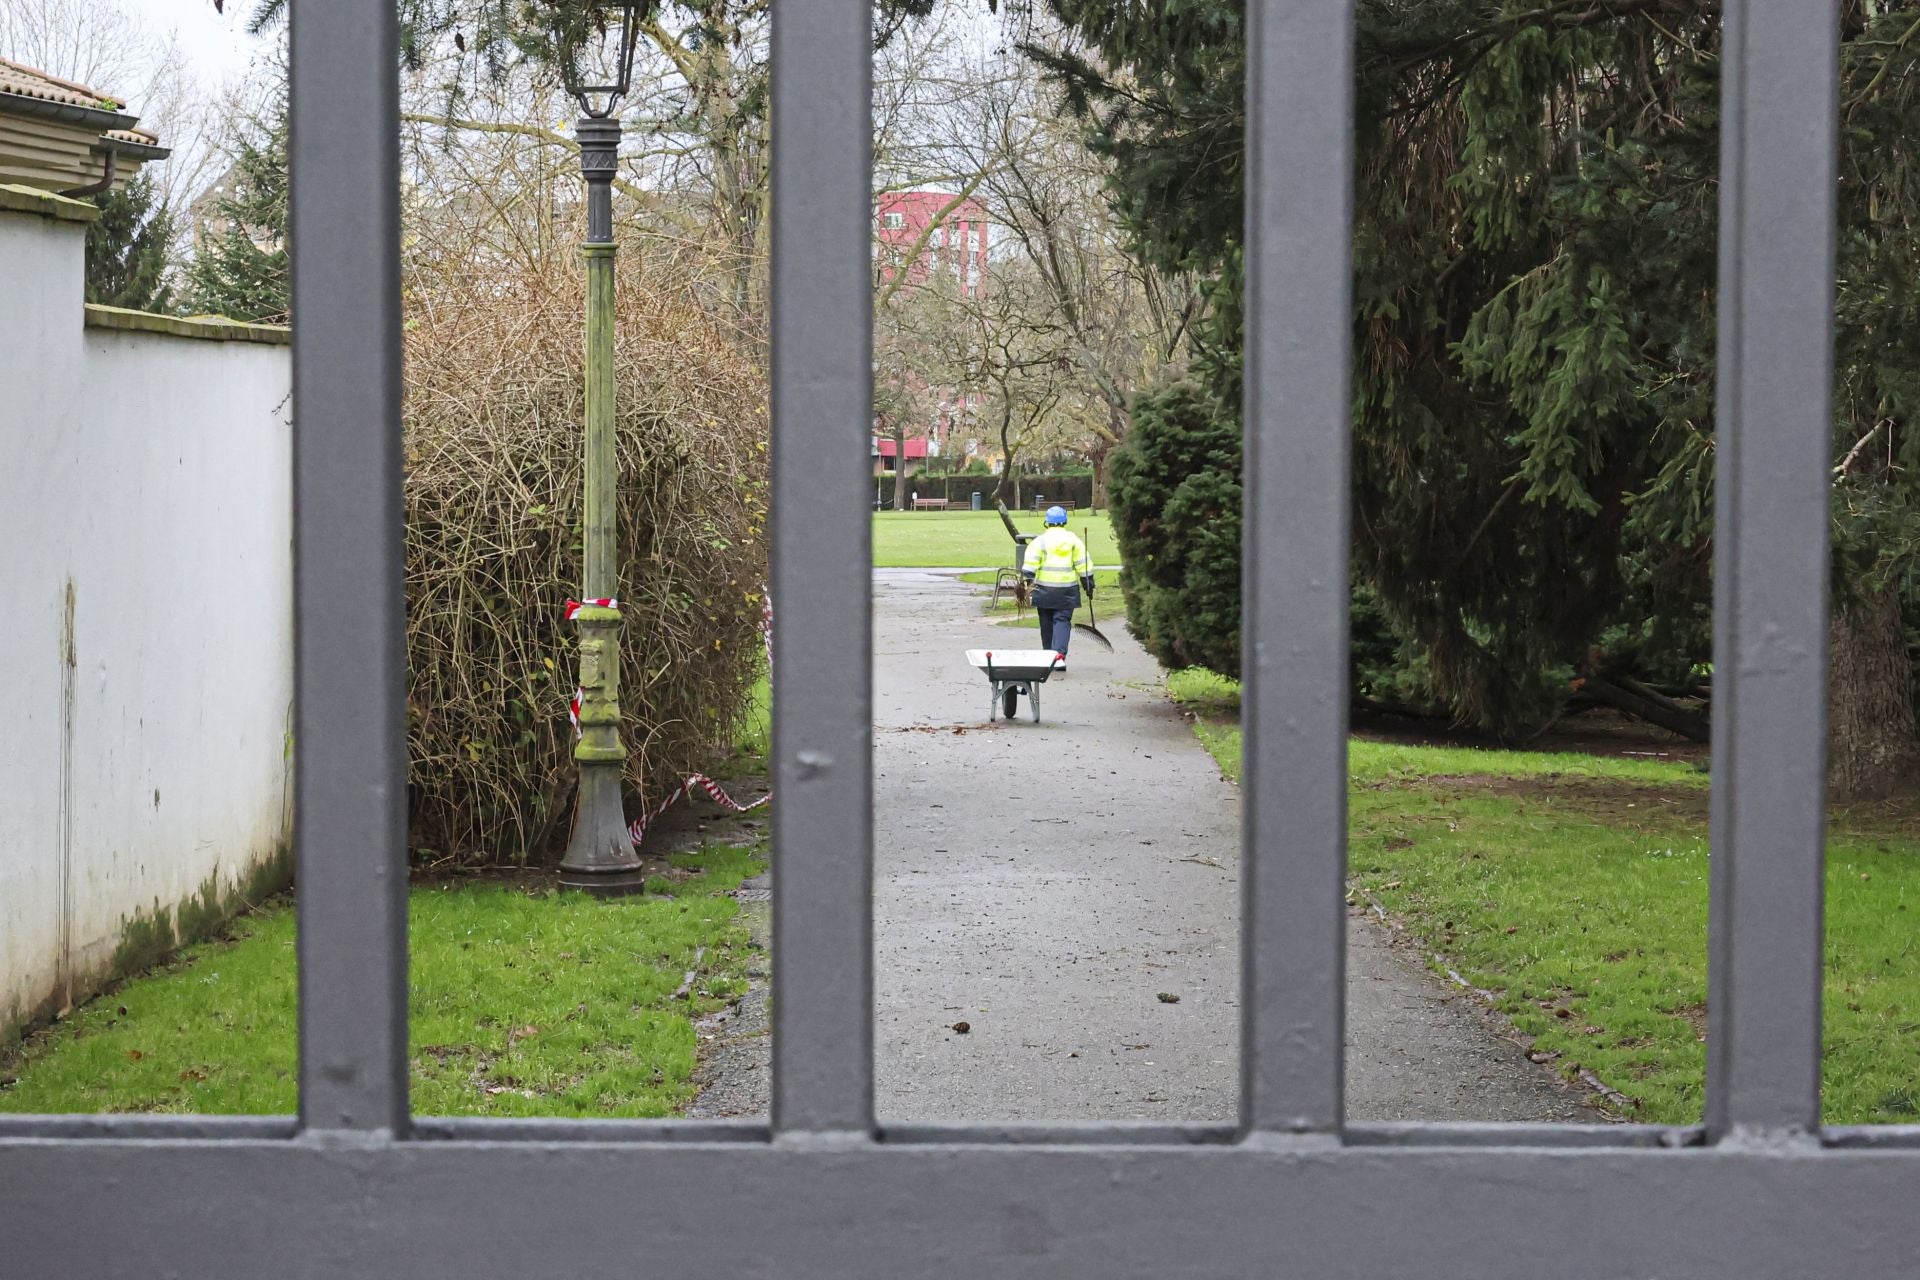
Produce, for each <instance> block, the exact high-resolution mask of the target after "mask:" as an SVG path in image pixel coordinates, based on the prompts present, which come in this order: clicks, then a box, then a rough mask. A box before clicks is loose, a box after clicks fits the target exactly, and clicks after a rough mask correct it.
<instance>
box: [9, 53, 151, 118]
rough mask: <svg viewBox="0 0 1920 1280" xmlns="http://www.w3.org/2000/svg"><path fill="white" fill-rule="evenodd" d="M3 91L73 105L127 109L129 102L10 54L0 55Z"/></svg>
mask: <svg viewBox="0 0 1920 1280" xmlns="http://www.w3.org/2000/svg"><path fill="white" fill-rule="evenodd" d="M0 93H11V94H17V95H19V96H20V97H24V98H41V99H43V100H45V101H47V102H59V103H63V104H65V105H67V106H70V107H93V108H96V109H102V108H104V109H106V110H111V111H124V110H126V103H124V102H122V101H121V100H120V99H119V98H116V97H114V96H113V95H112V94H110V93H101V92H99V91H98V90H95V89H89V88H88V87H87V86H86V85H84V84H75V83H74V82H73V81H71V80H62V79H61V78H60V77H59V76H50V75H48V74H47V73H46V72H44V71H41V70H39V69H37V68H34V67H29V66H26V65H24V64H23V63H18V62H13V61H10V60H9V59H6V58H0Z"/></svg>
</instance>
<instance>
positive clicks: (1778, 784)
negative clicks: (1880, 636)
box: [1706, 0, 1839, 1136]
mask: <svg viewBox="0 0 1920 1280" xmlns="http://www.w3.org/2000/svg"><path fill="white" fill-rule="evenodd" d="M1725 21H1726V28H1725V31H1724V33H1723V39H1724V42H1725V58H1724V61H1725V68H1724V76H1725V79H1724V82H1723V87H1722V93H1723V98H1722V104H1723V105H1722V124H1721V157H1720V171H1721V194H1720V302H1719V309H1720V336H1719V386H1718V396H1719V403H1718V409H1717V417H1718V424H1719V425H1718V467H1719V472H1718V483H1717V489H1718V492H1717V503H1718V507H1717V514H1716V517H1715V520H1716V546H1715V574H1716V582H1715V592H1714V675H1713V682H1714V689H1713V844H1712V848H1713V858H1712V873H1711V882H1712V912H1711V934H1712V941H1711V966H1710V967H1711V976H1710V982H1709V995H1708V1018H1709V1022H1708V1031H1707V1117H1706V1118H1707V1124H1708V1127H1709V1129H1710V1130H1711V1131H1712V1132H1713V1133H1714V1134H1715V1135H1716V1136H1725V1135H1726V1134H1727V1133H1729V1132H1730V1131H1733V1130H1736V1129H1774V1130H1779V1129H1810V1128H1812V1127H1814V1126H1815V1125H1817V1124H1818V1122H1819V1114H1820V1111H1819V1108H1820V1096H1819V1095H1820V981H1821V954H1820V937H1821V904H1822V892H1821V888H1822V874H1823V863H1824V831H1823V826H1824V807H1825V797H1826V732H1825V726H1826V695H1827V681H1826V638H1827V521H1828V508H1827V504H1828V468H1829V466H1830V465H1831V461H1832V452H1831V445H1830V439H1829V437H1830V431H1831V425H1830V424H1831V418H1830V416H1829V413H1830V398H1831V388H1832V372H1833V254H1834V175H1835V158H1834V152H1835V136H1836V128H1837V124H1836V121H1837V116H1838V102H1837V79H1838V66H1837V59H1838V29H1839V15H1838V5H1837V4H1836V3H1834V0H1735V2H1734V3H1730V4H1729V5H1728V6H1727V10H1726V19H1725Z"/></svg>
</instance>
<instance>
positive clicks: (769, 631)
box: [567, 587, 773, 845]
mask: <svg viewBox="0 0 1920 1280" xmlns="http://www.w3.org/2000/svg"><path fill="white" fill-rule="evenodd" d="M760 600H761V604H760V636H761V639H762V640H763V641H764V642H765V644H766V647H767V665H768V667H769V668H771V667H772V665H773V593H772V592H771V591H768V590H767V589H766V588H765V587H762V588H761V592H760ZM589 604H590V605H594V606H597V607H598V608H602V609H618V608H619V607H620V602H619V601H618V600H569V601H567V621H569V622H571V621H573V616H574V615H575V614H576V613H578V612H580V608H581V606H582V605H589ZM585 695H586V691H585V690H584V689H581V688H578V687H576V688H575V689H574V691H573V698H572V700H571V701H570V702H569V703H568V704H567V717H568V719H570V720H572V721H573V735H574V737H576V738H577V737H579V736H580V734H581V729H580V700H581V698H583V697H584V696H585ZM696 790H699V791H704V792H705V793H706V796H707V799H709V800H711V801H713V802H714V803H715V804H717V805H719V806H720V807H721V808H723V809H730V810H732V811H733V812H735V813H752V812H753V811H754V810H755V809H758V808H760V807H761V806H762V805H764V804H766V803H767V802H768V801H770V800H772V799H773V794H772V793H771V792H769V793H768V794H766V795H764V796H761V797H760V798H759V799H758V800H755V801H754V802H753V803H752V804H741V803H740V802H739V801H738V800H735V799H734V798H733V797H732V796H730V795H728V794H727V793H726V791H725V790H724V789H722V788H721V786H720V784H719V783H717V782H715V781H714V780H713V779H712V778H709V777H708V776H707V775H706V774H704V773H695V774H689V775H688V776H687V779H686V781H684V782H682V783H681V784H680V785H679V786H677V787H675V788H674V789H673V791H672V792H670V793H669V794H668V796H667V798H666V799H664V800H662V801H661V802H660V803H659V804H657V805H655V806H654V807H653V809H652V810H651V811H650V812H648V813H645V814H643V815H641V816H640V817H639V818H636V819H635V820H634V821H633V823H632V825H630V826H629V827H628V828H627V834H628V835H629V836H631V837H632V838H633V842H634V844H636V845H638V844H640V843H641V842H643V841H644V840H646V838H647V828H648V827H650V826H652V825H653V824H654V823H655V822H656V821H658V820H659V818H660V816H661V815H662V814H664V813H666V811H667V810H668V809H671V808H672V807H673V806H674V805H676V804H678V803H679V802H680V801H681V800H684V799H685V798H686V797H688V796H690V795H692V794H693V793H694V792H695V791H696Z"/></svg>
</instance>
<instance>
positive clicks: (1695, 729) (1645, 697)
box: [1580, 672, 1709, 742]
mask: <svg viewBox="0 0 1920 1280" xmlns="http://www.w3.org/2000/svg"><path fill="white" fill-rule="evenodd" d="M1580 688H1581V692H1583V693H1585V694H1586V695H1587V696H1588V697H1590V698H1593V699H1594V700H1595V701H1597V702H1604V703H1606V704H1607V705H1608V706H1610V707H1613V708H1614V709H1615V710H1617V711H1624V712H1626V713H1627V714H1628V715H1630V716H1632V717H1634V718H1635V719H1636V720H1645V721H1646V722H1647V723H1648V724H1654V725H1659V726H1660V727H1661V728H1662V729H1666V730H1668V731H1670V732H1672V733H1677V734H1679V735H1680V736H1681V737H1683V738H1686V739H1688V740H1689V741H1691V742H1705V741H1707V740H1708V736H1709V735H1708V727H1707V720H1706V717H1705V716H1702V715H1701V714H1700V713H1699V712H1697V711H1694V710H1692V709H1691V708H1689V707H1684V706H1682V705H1680V704H1679V703H1677V702H1675V701H1674V700H1673V699H1671V698H1668V697H1664V696H1662V695H1660V694H1658V693H1655V692H1654V691H1653V690H1652V689H1649V688H1647V686H1646V685H1644V684H1641V683H1640V682H1639V681H1638V680H1635V679H1634V678H1633V677H1632V676H1623V675H1618V674H1615V673H1612V672H1597V673H1595V674H1593V675H1589V676H1588V677H1587V679H1586V682H1585V683H1584V684H1582V685H1581V686H1580Z"/></svg>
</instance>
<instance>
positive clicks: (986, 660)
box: [967, 649, 1060, 724]
mask: <svg viewBox="0 0 1920 1280" xmlns="http://www.w3.org/2000/svg"><path fill="white" fill-rule="evenodd" d="M967 661H968V662H969V663H971V664H972V665H973V666H974V667H976V668H978V669H979V670H981V671H984V672H986V673H987V683H988V684H989V685H991V686H992V688H993V694H992V706H991V708H990V709H989V710H988V712H987V719H988V720H990V721H991V720H993V719H995V718H996V717H1003V718H1005V719H1008V720H1012V719H1015V718H1016V717H1018V715H1019V714H1020V697H1021V695H1022V694H1024V695H1026V699H1027V704H1028V705H1029V706H1031V707H1032V708H1033V722H1034V723H1035V724H1039V723H1040V686H1041V685H1043V684H1045V683H1046V682H1047V677H1049V676H1051V675H1052V674H1053V668H1054V664H1055V663H1056V662H1058V661H1060V655H1059V654H1057V653H1055V652H1054V651H1053V650H1051V649H969V650H967Z"/></svg>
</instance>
